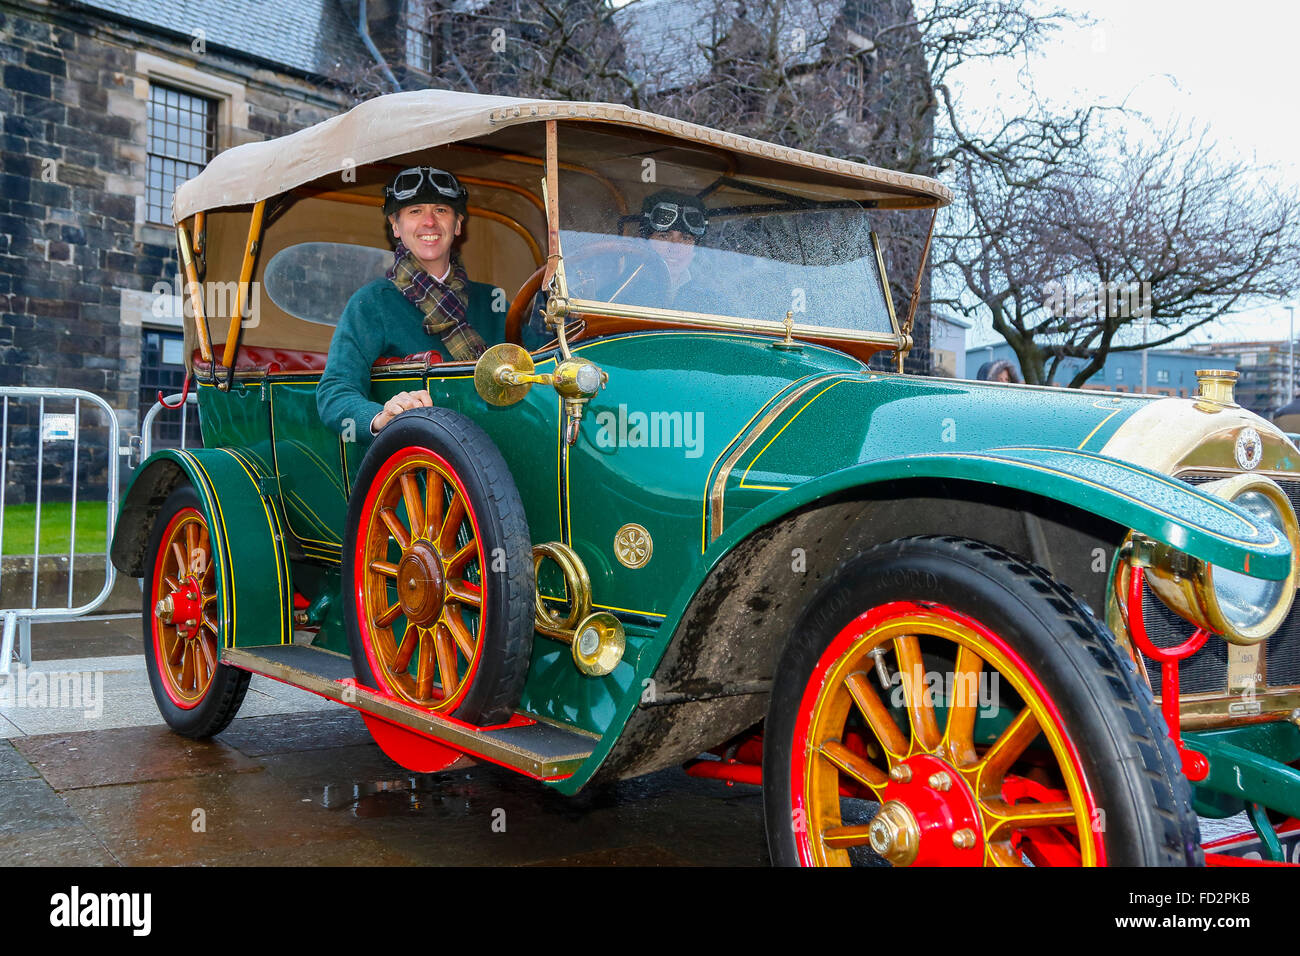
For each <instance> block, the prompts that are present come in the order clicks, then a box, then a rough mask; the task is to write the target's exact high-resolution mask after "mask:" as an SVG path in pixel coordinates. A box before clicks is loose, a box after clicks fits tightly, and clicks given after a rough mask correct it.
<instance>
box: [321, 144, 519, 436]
mask: <svg viewBox="0 0 1300 956" xmlns="http://www.w3.org/2000/svg"><path fill="white" fill-rule="evenodd" d="M468 201H469V191H468V190H467V189H466V188H465V187H464V186H463V185H462V184H461V183H460V181H459V180H458V179H457V178H456V177H455V176H454V175H452V174H451V173H449V172H447V171H446V170H442V169H435V168H433V167H432V166H413V167H411V168H410V169H404V170H402V171H401V172H400V173H398V174H397V175H396V176H395V177H393V180H392V182H390V183H389V184H388V185H387V186H386V187H385V189H384V215H385V216H386V217H387V218H388V223H389V227H390V228H391V229H392V231H393V238H394V239H396V240H397V248H396V249H395V250H394V254H393V265H392V266H391V267H390V268H389V270H388V273H387V275H386V277H385V278H382V279H376V280H374V281H373V282H370V283H368V284H366V285H364V286H362V287H361V288H360V289H358V290H357V291H356V293H355V294H354V295H353V296H352V298H351V299H349V300H348V304H347V306H346V307H345V308H344V310H343V314H342V316H340V318H339V324H338V328H337V329H336V330H335V332H334V338H333V340H332V341H331V342H330V350H329V357H328V359H327V360H326V364H325V371H324V373H323V374H322V375H321V381H320V386H319V387H318V389H317V392H316V408H317V411H318V412H319V413H320V417H321V421H322V422H324V423H325V424H326V425H328V426H329V427H330V428H332V429H334V430H335V431H337V432H340V433H346V432H348V431H349V423H351V429H350V431H351V433H352V434H355V435H356V436H357V438H358V440H361V441H368V440H369V437H368V436H372V435H375V434H377V433H378V432H379V430H380V429H381V428H383V427H384V426H385V425H387V424H388V423H389V422H390V421H392V420H393V418H394V417H395V416H397V415H399V414H401V413H402V412H403V411H405V410H406V409H408V408H419V407H421V406H430V405H432V404H433V401H432V399H431V398H430V397H429V393H428V392H427V391H425V390H423V389H421V390H419V391H410V392H399V393H398V394H396V395H394V396H393V397H392V398H390V399H388V400H387V401H386V402H384V403H383V404H380V403H379V402H376V401H373V400H372V399H371V397H370V367H371V365H373V364H374V362H375V360H376V359H378V358H380V357H381V356H385V355H413V354H417V353H420V352H427V351H429V350H430V349H435V350H437V351H439V352H440V353H442V355H443V357H444V359H445V360H448V361H453V362H462V361H473V360H475V359H477V358H478V357H479V356H480V355H482V354H483V352H484V351H485V350H486V348H487V345H488V343H492V344H495V343H496V342H500V341H502V339H503V338H504V330H505V316H506V313H505V310H504V308H503V305H502V304H503V302H504V301H505V300H504V298H503V297H502V296H501V295H499V294H497V292H496V289H495V288H494V287H493V286H491V285H488V284H486V283H482V282H474V281H471V280H470V278H469V276H468V275H467V274H466V272H465V267H464V266H463V265H462V264H461V261H460V256H459V255H458V254H457V252H456V250H455V249H454V248H453V245H454V243H455V241H456V238H457V237H458V236H459V235H460V234H461V229H462V228H463V227H464V224H465V217H466V214H467V212H466V210H467V203H468ZM494 307H495V308H494Z"/></svg>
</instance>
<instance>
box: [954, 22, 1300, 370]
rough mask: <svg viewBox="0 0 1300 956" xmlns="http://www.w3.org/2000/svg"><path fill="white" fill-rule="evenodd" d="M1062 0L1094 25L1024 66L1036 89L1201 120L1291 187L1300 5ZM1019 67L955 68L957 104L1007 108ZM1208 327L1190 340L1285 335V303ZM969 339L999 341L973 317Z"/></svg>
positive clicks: (1299, 92) (1159, 119) (1297, 167)
mask: <svg viewBox="0 0 1300 956" xmlns="http://www.w3.org/2000/svg"><path fill="white" fill-rule="evenodd" d="M1062 5H1063V6H1066V7H1070V8H1072V9H1076V10H1078V11H1080V12H1081V13H1085V14H1088V15H1090V16H1091V17H1092V18H1093V19H1094V20H1095V21H1096V23H1095V25H1094V26H1090V27H1084V28H1081V29H1067V30H1063V31H1060V33H1059V34H1058V36H1057V38H1056V39H1055V40H1053V41H1052V42H1051V43H1050V44H1048V45H1047V46H1046V47H1045V49H1044V50H1043V51H1042V52H1041V53H1040V54H1039V55H1038V56H1035V57H1034V58H1033V59H1032V60H1031V61H1030V62H1029V64H1028V68H1029V70H1030V72H1031V73H1032V75H1033V78H1034V83H1035V86H1036V87H1037V89H1038V91H1039V93H1040V94H1041V95H1043V96H1046V97H1048V98H1050V99H1051V100H1053V101H1055V102H1056V103H1058V104H1069V103H1077V102H1081V101H1085V100H1095V101H1098V102H1106V103H1113V104H1118V103H1120V102H1122V101H1123V100H1124V99H1125V98H1126V97H1127V99H1128V105H1129V106H1130V107H1132V108H1134V109H1137V110H1140V111H1141V112H1143V113H1145V114H1147V115H1148V116H1150V117H1152V119H1153V120H1155V122H1156V125H1158V126H1159V125H1164V122H1165V121H1166V120H1167V119H1170V118H1177V119H1179V120H1180V121H1181V122H1183V123H1186V124H1188V125H1193V124H1197V123H1204V124H1207V125H1208V126H1209V128H1210V131H1211V135H1212V137H1213V138H1214V139H1215V140H1217V141H1218V143H1219V145H1220V146H1221V147H1222V148H1223V150H1224V151H1225V153H1226V154H1230V155H1232V156H1233V157H1234V158H1241V159H1245V160H1247V161H1250V162H1252V163H1258V164H1260V165H1262V166H1269V167H1272V169H1273V171H1274V175H1275V176H1276V177H1277V178H1278V179H1279V180H1281V181H1283V182H1285V183H1288V184H1291V185H1296V186H1300V164H1298V163H1297V156H1296V147H1297V145H1298V144H1300V131H1297V128H1296V115H1297V112H1298V110H1297V107H1296V102H1295V101H1296V98H1297V96H1300V89H1298V88H1300V83H1298V82H1297V79H1296V76H1297V68H1298V67H1300V50H1298V49H1297V45H1296V39H1297V37H1298V36H1300V3H1291V2H1278V0H1274V2H1268V0H1232V2H1223V0H1219V2H1215V3H1210V2H1206V0H1177V2H1175V0H1094V2H1092V3H1081V2H1071V0H1062ZM1022 66H1023V64H1022V63H1006V64H1002V65H1000V66H999V67H997V68H994V69H989V68H984V67H981V68H979V69H978V70H977V69H974V68H967V69H965V71H964V72H963V74H962V80H963V82H962V97H963V99H962V102H963V103H964V104H965V105H968V106H969V107H971V108H974V109H979V108H980V107H988V106H995V105H1001V106H1003V107H1004V108H1008V107H1012V108H1013V107H1014V104H1015V102H1016V99H1015V97H1016V91H1017V90H1018V88H1019V83H1018V81H1017V78H1016V73H1017V72H1018V70H1019V69H1020V68H1021V67H1022ZM1297 268H1300V263H1297ZM1297 321H1300V319H1298V320H1297ZM1216 325H1218V327H1217V328H1215V329H1213V330H1212V331H1210V332H1208V334H1205V333H1200V332H1199V330H1198V333H1193V336H1195V339H1194V340H1196V341H1201V340H1204V339H1207V338H1212V339H1214V340H1218V341H1230V340H1242V339H1253V338H1286V335H1287V311H1286V309H1285V308H1284V307H1283V306H1282V305H1278V306H1274V307H1272V308H1271V309H1264V310H1260V311H1258V312H1253V313H1248V314H1242V315H1239V316H1235V317H1230V318H1226V319H1224V320H1222V322H1221V323H1216ZM969 339H970V342H969V344H971V345H983V344H985V343H986V342H988V341H991V340H996V341H1000V339H999V338H998V336H996V334H995V333H993V332H992V331H991V330H989V329H988V328H987V326H985V328H984V329H981V328H979V327H978V323H977V327H976V328H975V329H972V330H971V333H970V336H969ZM1191 340H1193V339H1192V338H1190V337H1189V341H1191Z"/></svg>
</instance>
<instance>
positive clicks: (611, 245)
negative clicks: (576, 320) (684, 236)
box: [565, 236, 669, 301]
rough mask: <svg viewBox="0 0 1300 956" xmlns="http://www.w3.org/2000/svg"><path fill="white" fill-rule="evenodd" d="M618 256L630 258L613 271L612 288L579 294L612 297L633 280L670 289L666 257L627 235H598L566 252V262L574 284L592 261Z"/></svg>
mask: <svg viewBox="0 0 1300 956" xmlns="http://www.w3.org/2000/svg"><path fill="white" fill-rule="evenodd" d="M615 257H618V258H624V259H626V260H627V262H626V263H625V264H624V266H623V268H621V269H611V270H610V271H609V275H610V277H611V279H612V281H611V283H610V285H609V288H608V291H606V292H602V293H595V294H591V295H580V296H577V298H594V299H609V300H610V301H612V300H613V298H614V297H616V296H617V295H619V294H621V293H622V292H623V291H624V290H625V289H626V288H627V286H628V285H631V284H632V283H633V282H636V283H637V284H638V285H639V284H641V283H642V282H645V283H649V284H650V286H651V288H657V289H662V290H667V289H668V286H669V282H668V267H667V266H666V265H664V261H663V259H661V258H659V256H658V254H657V253H656V252H655V251H654V249H652V248H648V247H647V246H646V245H644V244H640V243H636V242H633V241H632V240H631V239H629V238H628V237H625V236H610V237H609V238H607V239H598V240H596V241H595V242H592V243H589V244H587V245H585V246H583V247H582V248H581V249H578V250H577V251H576V252H574V253H573V254H572V255H570V256H566V257H565V262H566V263H567V268H568V269H569V272H570V276H569V283H570V285H574V284H576V283H580V282H581V281H582V280H581V278H580V277H579V275H578V274H579V273H580V272H582V271H583V269H584V268H586V267H589V266H590V264H591V263H594V262H597V261H599V260H601V259H608V260H611V261H612V260H613V259H614V258H615Z"/></svg>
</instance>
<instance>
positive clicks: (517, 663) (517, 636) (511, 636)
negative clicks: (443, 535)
mask: <svg viewBox="0 0 1300 956" xmlns="http://www.w3.org/2000/svg"><path fill="white" fill-rule="evenodd" d="M429 452H431V453H432V454H433V455H436V456H437V457H438V458H440V459H442V461H443V462H444V463H445V464H446V465H447V466H449V468H450V470H451V471H452V472H453V473H454V477H455V479H456V480H457V481H459V482H460V484H461V486H463V490H464V496H465V497H466V498H467V499H468V507H469V510H470V511H471V512H472V514H473V516H474V520H475V523H476V525H477V528H478V540H479V544H480V546H481V551H480V555H481V556H492V560H490V561H489V560H486V558H485V557H480V558H479V559H477V561H476V566H477V569H478V570H477V574H478V581H477V582H476V584H477V586H478V587H479V588H480V592H479V594H480V600H481V614H482V617H481V618H477V619H476V621H477V623H476V624H475V625H474V626H473V627H471V628H470V630H472V631H474V632H475V633H476V635H477V638H478V640H477V643H475V645H474V650H475V654H474V658H473V659H472V660H471V659H470V658H469V657H467V656H466V655H465V653H464V649H463V647H462V648H460V649H459V650H457V651H453V652H452V654H453V657H454V658H455V660H456V663H457V668H458V670H460V669H462V668H461V665H460V661H461V659H462V658H463V659H464V660H465V664H464V668H463V670H464V671H465V673H464V675H463V676H462V677H460V678H459V679H460V680H461V684H459V685H458V686H457V688H456V690H455V692H454V694H453V695H452V697H453V699H452V700H451V702H449V703H444V702H445V701H447V698H446V697H440V698H437V699H430V698H428V697H426V696H425V695H423V694H422V693H419V692H418V690H417V692H416V693H411V692H410V689H411V688H410V687H408V686H407V685H408V684H410V685H411V687H416V688H417V689H418V686H419V685H418V681H416V679H415V678H412V677H410V675H409V669H410V667H417V672H418V662H417V663H412V664H410V665H409V667H408V669H407V670H405V671H402V672H400V673H399V672H397V671H394V670H391V669H388V670H385V671H384V673H385V679H384V680H380V679H378V675H376V673H375V670H376V669H378V668H376V667H372V661H371V657H370V654H369V653H368V652H367V641H369V642H371V643H372V644H373V645H374V647H372V649H371V650H372V652H373V653H375V654H376V655H378V654H379V651H377V650H375V647H379V646H380V645H381V644H383V643H386V642H387V641H388V640H389V639H391V640H392V642H393V645H394V647H395V648H397V649H399V653H400V638H399V634H398V630H399V628H404V626H405V625H406V624H409V621H408V620H407V617H406V613H405V611H403V612H402V614H400V615H399V617H398V618H397V619H396V620H395V621H394V622H392V623H391V624H390V625H389V626H388V627H387V628H382V627H378V626H377V625H378V619H377V618H375V617H374V616H373V615H372V614H371V613H370V612H367V614H366V615H365V617H364V621H365V626H366V628H367V630H366V631H365V633H364V634H363V630H362V622H363V616H362V614H361V613H360V610H361V609H359V608H358V607H357V598H356V594H357V593H358V587H365V588H377V587H378V586H377V585H375V584H366V583H359V582H364V581H365V579H364V578H363V579H358V576H357V575H358V571H359V565H360V564H361V561H360V559H359V558H358V547H359V544H360V546H361V547H370V546H371V545H369V544H367V540H366V539H362V538H361V535H362V533H363V529H365V528H366V527H369V526H370V522H371V517H372V516H371V515H369V514H368V513H367V509H368V508H369V510H370V511H374V512H375V513H376V517H375V520H376V521H377V520H378V518H377V514H378V512H379V510H381V505H382V500H383V499H382V494H381V489H380V488H378V487H376V482H377V481H380V482H388V483H389V484H390V485H391V482H392V480H393V476H394V475H398V476H399V477H398V480H399V481H400V472H399V471H395V470H394V469H400V468H406V467H408V466H407V465H403V464H401V462H402V461H403V460H404V459H405V458H406V457H408V456H410V455H415V456H416V457H417V458H419V457H420V456H424V457H426V458H427V455H426V453H429ZM395 462H396V463H397V464H395ZM409 467H410V468H412V469H413V470H412V472H411V473H412V474H416V475H421V474H422V475H423V477H421V478H420V481H421V482H423V483H424V484H422V485H421V487H422V488H427V482H428V481H430V480H432V479H431V478H430V476H431V475H433V474H434V473H433V472H430V471H429V470H427V469H425V470H424V471H423V472H420V471H419V469H418V468H416V467H415V466H414V465H411V466H409ZM439 480H442V481H443V482H444V488H445V489H446V490H448V492H449V493H450V494H451V496H452V499H453V501H454V498H455V495H456V491H455V490H454V484H453V483H452V482H449V481H447V480H446V479H445V478H440V479H439ZM422 494H423V492H422ZM376 496H379V497H376ZM372 499H373V500H372ZM367 501H370V504H369V505H368V504H367ZM450 506H451V505H449V504H447V505H444V508H447V507H450ZM404 513H405V512H404ZM443 517H444V518H445V517H446V514H445V513H444V515H443ZM406 520H407V523H408V525H409V523H410V521H409V514H408V515H407V518H406ZM376 527H378V526H377V525H376ZM406 530H407V531H408V532H409V530H410V529H409V527H408V528H406ZM385 534H387V532H385ZM429 537H430V540H431V541H432V538H433V536H432V535H430V536H429ZM359 539H360V540H359ZM372 540H373V539H372ZM411 540H412V541H414V540H415V536H411ZM433 543H434V544H436V542H433ZM382 546H383V547H385V548H387V549H388V553H389V554H390V555H393V554H397V555H399V556H402V555H405V554H406V552H405V551H404V550H403V549H402V548H401V547H400V543H399V542H397V539H396V538H393V539H392V540H391V541H389V540H388V538H385V539H384V543H383V545H382ZM394 549H396V551H394ZM425 553H426V554H427V551H426V552H425ZM403 559H404V558H403ZM366 563H367V564H368V563H369V562H366ZM485 565H486V567H485ZM438 567H439V568H440V569H444V570H445V567H444V565H442V564H439V565H438ZM469 567H470V569H471V570H470V571H466V572H465V574H467V575H468V574H471V573H472V569H473V568H474V567H475V562H471V564H470V566H469ZM466 580H469V578H468V577H466V578H465V579H464V580H462V581H461V584H462V585H463V584H464V583H465V581H466ZM343 581H344V589H345V600H344V602H343V605H344V606H343V613H344V623H345V626H346V627H347V633H348V641H349V645H350V647H351V651H352V664H353V668H354V670H355V672H356V675H357V680H358V681H360V682H361V683H362V684H364V685H366V686H368V687H372V688H376V689H378V690H380V691H381V692H384V693H387V694H389V695H390V696H394V697H398V698H399V699H406V700H407V701H408V702H411V703H414V704H415V705H416V706H423V707H426V708H427V709H430V710H436V711H439V712H441V713H446V714H449V715H453V716H455V717H456V718H457V719H459V720H464V721H467V722H469V723H474V724H478V725H480V726H487V725H491V724H496V723H502V722H504V721H506V720H508V719H509V718H510V717H511V715H512V714H513V712H514V709H515V708H516V707H517V706H518V704H519V699H520V696H521V695H522V693H523V687H524V681H525V680H526V678H527V676H528V667H529V663H530V660H531V656H532V645H533V600H534V594H533V561H532V544H531V542H530V540H529V535H528V522H527V519H526V517H525V514H524V506H523V503H522V501H521V500H520V498H519V491H518V489H517V488H516V487H515V483H514V480H513V478H511V476H510V470H509V469H508V468H507V466H506V463H505V459H504V458H502V457H501V453H500V451H498V450H497V448H496V446H495V445H494V444H493V443H492V440H491V439H490V438H489V437H488V436H487V434H486V433H485V432H484V431H483V430H482V429H481V428H479V427H478V426H477V425H476V424H474V422H472V421H470V420H469V419H468V418H466V417H465V416H463V415H460V414H458V413H456V412H454V411H451V410H450V409H446V408H418V409H411V410H409V411H406V412H403V413H402V414H400V415H398V416H397V417H396V418H395V419H394V420H393V421H392V422H390V423H389V424H388V426H387V427H385V428H384V429H383V430H382V431H381V432H380V433H379V435H378V436H377V437H376V438H375V440H374V443H373V444H372V445H371V446H370V448H369V450H368V451H367V452H366V455H365V458H364V459H362V462H361V467H360V469H359V470H358V473H357V480H356V483H355V485H354V486H353V491H352V497H351V499H350V500H349V502H348V519H347V531H346V533H345V535H344V543H343ZM397 586H398V584H397V581H396V580H394V583H393V585H392V588H393V590H392V591H389V590H387V586H386V585H385V590H384V592H383V593H384V594H392V595H399V594H400V592H398V591H397V590H396V588H397ZM484 592H485V593H486V597H484V596H483V594H484ZM363 593H369V592H363ZM446 593H450V592H449V591H448V592H446ZM435 603H437V602H435ZM454 603H455V601H454V600H447V601H445V603H438V604H437V607H438V608H439V609H441V608H444V607H447V606H449V605H452V604H454ZM399 604H400V600H399ZM430 606H432V605H430ZM458 608H459V609H458V610H457V611H456V612H455V613H456V614H457V615H460V620H461V621H462V627H465V624H464V621H465V620H466V619H465V617H464V615H465V614H468V615H469V616H470V617H471V618H474V614H475V613H476V612H474V611H473V609H472V608H469V607H468V606H464V607H461V606H458ZM420 613H421V614H422V615H427V614H428V613H430V612H428V611H427V610H426V611H421V612H420ZM425 620H426V621H427V617H426V618H425ZM439 622H441V623H444V624H445V623H446V622H445V618H444V616H443V615H442V613H441V611H440V612H439V615H438V616H437V618H436V621H435V623H434V624H433V625H432V626H431V627H430V631H431V633H432V632H435V631H436V629H437V627H438V624H439ZM426 626H427V625H426ZM402 633H403V634H404V633H405V631H404V629H403V630H402ZM430 640H431V642H432V638H430ZM435 647H436V644H435ZM422 653H424V646H423V643H421V645H420V647H418V648H417V649H416V651H415V652H414V653H413V654H412V655H410V659H411V660H414V658H415V657H416V655H419V654H422ZM379 659H380V658H379V657H378V656H376V658H375V660H379ZM430 666H433V665H430ZM438 673H439V674H440V675H441V673H442V670H441V666H440V665H439V669H438ZM441 685H442V681H441V680H439V681H438V690H437V691H436V693H437V694H439V695H441V693H442V692H441V689H440V688H441Z"/></svg>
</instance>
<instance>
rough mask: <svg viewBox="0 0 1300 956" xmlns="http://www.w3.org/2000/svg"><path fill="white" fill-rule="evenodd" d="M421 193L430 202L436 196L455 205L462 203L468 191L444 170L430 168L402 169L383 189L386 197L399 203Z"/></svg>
mask: <svg viewBox="0 0 1300 956" xmlns="http://www.w3.org/2000/svg"><path fill="white" fill-rule="evenodd" d="M426 184H427V186H426ZM421 191H424V192H425V193H426V194H428V195H427V198H428V199H430V200H432V199H433V197H434V196H435V195H436V196H441V197H442V198H444V199H448V200H452V201H454V202H456V203H463V202H464V201H465V199H466V198H467V196H468V191H467V190H466V189H465V187H464V186H462V185H461V184H460V180H458V179H457V178H456V177H455V176H453V175H452V174H451V173H449V172H447V171H446V170H445V169H434V168H433V167H432V166H412V167H411V168H410V169H403V170H402V171H401V172H400V173H398V174H397V175H396V176H394V177H393V181H392V183H390V184H389V185H388V186H386V187H384V192H385V193H387V195H388V197H389V198H390V199H392V200H394V201H396V202H399V203H404V202H407V201H408V200H411V199H415V198H417V197H418V196H420V194H421Z"/></svg>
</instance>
